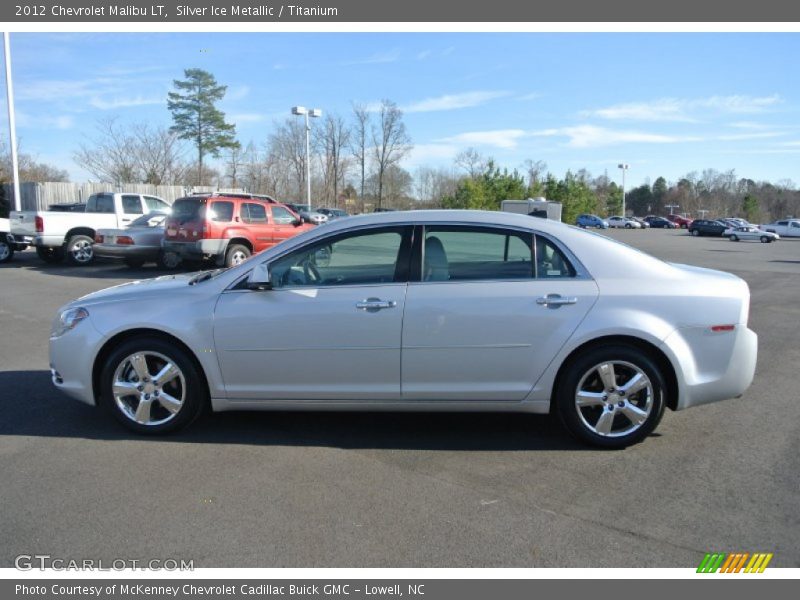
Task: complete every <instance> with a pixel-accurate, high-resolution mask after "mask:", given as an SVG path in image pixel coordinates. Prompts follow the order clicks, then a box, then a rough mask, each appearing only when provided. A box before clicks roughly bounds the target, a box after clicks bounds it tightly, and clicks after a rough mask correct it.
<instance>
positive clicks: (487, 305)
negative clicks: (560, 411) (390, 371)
mask: <svg viewBox="0 0 800 600" xmlns="http://www.w3.org/2000/svg"><path fill="white" fill-rule="evenodd" d="M534 240H535V241H534ZM422 242H423V243H422V245H421V248H420V249H419V253H421V254H422V258H421V269H420V273H419V279H418V280H417V281H412V282H411V283H409V288H408V293H407V295H406V310H405V317H404V322H403V353H402V360H403V373H402V395H403V399H407V400H442V401H447V400H459V401H464V400H505V401H520V400H522V399H523V398H524V397H525V396H526V395H527V394H528V393H529V392H530V390H531V388H532V387H533V385H534V383H535V382H536V381H537V380H538V379H539V377H540V376H541V374H542V373H543V372H544V370H545V368H546V367H547V366H548V365H549V364H550V362H551V361H552V359H553V357H554V356H555V355H556V353H557V352H558V351H559V349H560V348H561V347H562V346H563V345H564V344H565V343H566V341H567V340H568V339H569V337H570V336H571V335H572V333H573V331H574V330H575V329H576V328H577V326H578V324H579V323H580V322H581V320H582V319H583V318H584V316H585V315H586V314H587V312H588V311H589V309H590V308H591V307H592V305H593V304H594V303H595V301H596V299H597V295H598V289H597V285H596V284H595V282H594V281H593V280H592V279H590V278H589V277H588V276H587V275H586V274H584V273H583V272H582V271H581V269H580V268H579V265H577V263H575V261H572V260H571V259H569V258H568V256H567V254H566V253H565V252H563V251H562V250H561V249H560V247H559V246H558V245H557V243H555V242H554V241H552V240H550V239H549V238H546V237H543V236H536V237H535V238H534V236H533V235H532V234H531V233H530V232H525V231H518V230H514V229H505V228H499V227H485V226H472V225H463V226H461V225H459V226H452V225H447V226H436V225H432V226H428V227H425V230H424V234H423V237H422ZM573 263H575V264H573Z"/></svg>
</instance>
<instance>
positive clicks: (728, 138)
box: [717, 131, 788, 142]
mask: <svg viewBox="0 0 800 600" xmlns="http://www.w3.org/2000/svg"><path fill="white" fill-rule="evenodd" d="M783 135H788V134H787V133H786V132H784V131H759V132H754V133H733V134H727V135H721V136H719V137H718V138H717V139H719V140H722V141H724V142H735V141H738V140H761V139H767V138H775V137H781V136H783Z"/></svg>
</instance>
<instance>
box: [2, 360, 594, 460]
mask: <svg viewBox="0 0 800 600" xmlns="http://www.w3.org/2000/svg"><path fill="white" fill-rule="evenodd" d="M0 390H2V391H3V394H2V399H0V438H1V437H2V436H33V437H53V438H84V439H91V440H143V441H148V440H152V441H153V443H165V442H181V443H184V444H185V443H198V444H202V443H211V444H244V445H255V446H320V447H335V448H345V449H397V450H406V449H409V450H411V449H414V450H476V451H522V450H526V451H530V450H591V449H590V448H589V447H587V446H584V445H582V444H580V443H579V442H577V441H575V440H573V439H572V438H571V437H570V436H569V435H568V434H567V433H566V432H565V431H564V430H563V429H562V428H561V426H560V424H559V423H558V421H557V420H556V419H555V418H554V417H552V416H550V415H526V414H518V413H507V414H503V413H398V412H271V411H269V412H267V411H261V412H224V413H214V414H207V415H204V416H203V417H202V418H201V419H199V420H198V421H196V422H195V423H193V424H192V425H190V426H189V427H188V428H187V429H186V430H183V431H179V432H176V433H174V434H171V435H166V436H161V437H157V438H148V437H147V436H139V435H136V434H134V433H131V432H128V431H127V430H126V429H124V428H123V427H122V425H120V424H119V423H118V422H117V421H116V420H115V419H114V418H113V417H112V416H111V415H110V414H109V413H108V412H107V411H105V410H103V409H102V408H95V407H91V406H88V405H85V404H83V403H81V402H78V401H76V400H73V399H71V398H69V397H67V396H66V395H65V394H63V393H62V392H60V391H58V390H56V389H54V387H53V384H52V383H51V381H50V373H49V372H47V371H2V372H0Z"/></svg>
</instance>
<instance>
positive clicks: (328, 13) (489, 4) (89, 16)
mask: <svg viewBox="0 0 800 600" xmlns="http://www.w3.org/2000/svg"><path fill="white" fill-rule="evenodd" d="M289 1H290V2H291V1H292V0H289ZM0 19H2V21H3V22H6V23H53V22H59V23H61V22H63V23H71V22H106V23H126V22H130V23H137V22H139V23H140V22H180V23H193V22H198V23H202V22H214V21H216V22H231V23H247V22H252V23H267V22H308V23H326V22H331V23H341V22H436V23H458V22H461V23H479V22H486V23H493V22H495V23H496V22H534V23H535V22H573V23H579V22H631V23H634V22H707V23H720V22H726V23H752V22H758V23H761V22H778V23H781V22H796V21H800V3H797V2H786V0H761V1H760V2H756V3H753V2H743V1H742V0H732V1H729V2H725V3H722V2H711V1H709V0H699V1H698V0H670V2H642V1H641V0H606V1H605V2H597V0H566V1H565V0H561V1H558V2H552V1H544V0H539V1H536V2H532V1H531V0H528V1H527V2H526V1H524V0H523V1H520V0H455V1H454V0H439V1H438V2H435V1H432V0H404V1H403V2H387V1H386V0H383V1H381V0H308V1H305V0H304V1H303V2H301V3H287V4H283V3H279V2H275V3H272V2H264V1H258V0H154V1H150V2H138V1H133V2H115V1H112V2H109V1H107V0H57V1H53V0H38V1H31V2H23V1H19V0H18V1H17V2H11V3H6V2H3V3H2V5H0Z"/></svg>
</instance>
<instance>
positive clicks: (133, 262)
mask: <svg viewBox="0 0 800 600" xmlns="http://www.w3.org/2000/svg"><path fill="white" fill-rule="evenodd" d="M125 264H126V265H128V266H129V267H130V268H131V269H141V268H142V266H143V265H144V259H143V258H126V259H125Z"/></svg>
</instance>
